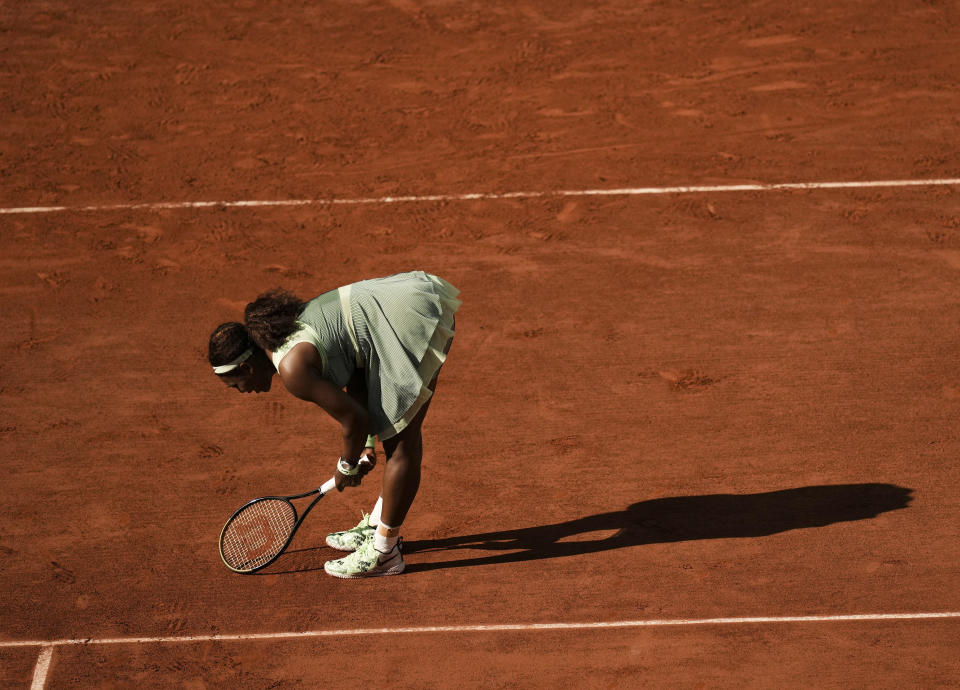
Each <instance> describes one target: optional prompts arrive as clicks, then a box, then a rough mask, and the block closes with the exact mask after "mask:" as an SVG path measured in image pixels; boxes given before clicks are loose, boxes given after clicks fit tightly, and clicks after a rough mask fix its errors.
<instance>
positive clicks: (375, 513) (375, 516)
mask: <svg viewBox="0 0 960 690" xmlns="http://www.w3.org/2000/svg"><path fill="white" fill-rule="evenodd" d="M381 510H383V496H380V497H379V498H377V502H376V504H375V505H374V506H373V510H371V511H370V524H371V525H372V526H374V527H376V526H377V525H379V524H380V511H381Z"/></svg>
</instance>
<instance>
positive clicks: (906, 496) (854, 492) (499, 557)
mask: <svg viewBox="0 0 960 690" xmlns="http://www.w3.org/2000/svg"><path fill="white" fill-rule="evenodd" d="M912 493H913V490H912V489H906V488H903V487H901V486H896V485H894V484H837V485H831V486H805V487H800V488H797V489H784V490H781V491H770V492H767V493H760V494H709V495H704V496H675V497H671V498H657V499H653V500H649V501H640V502H639V503H634V504H633V505H631V506H629V507H628V508H626V509H625V510H618V511H614V512H610V513H601V514H599V515H591V516H589V517H583V518H578V519H576V520H568V521H566V522H558V523H555V524H552V525H540V526H537V527H522V528H520V529H509V530H502V531H497V532H483V533H480V534H464V535H457V536H452V537H445V538H443V539H425V540H423V539H421V540H416V541H409V542H407V543H406V544H405V549H404V551H405V553H407V554H414V553H429V552H436V551H450V552H454V551H461V550H469V551H479V552H481V553H483V554H484V555H479V556H474V557H467V558H460V559H453V560H443V561H436V562H428V563H418V562H416V560H415V561H414V562H410V561H408V562H407V570H408V571H409V572H425V571H428V570H437V569H440V568H465V567H469V566H477V565H493V564H496V563H519V562H521V561H532V560H539V559H542V558H562V557H565V556H578V555H581V554H587V553H595V552H598V551H609V550H612V549H622V548H626V547H629V546H641V545H644V544H663V543H669V542H678V541H694V540H699V539H738V538H739V539H743V538H750V537H764V536H767V535H770V534H777V533H779V532H787V531H789V530H795V529H807V528H811V527H823V526H825V525H831V524H834V523H837V522H850V521H853V520H868V519H870V518H874V517H876V516H877V515H879V514H881V513H885V512H888V511H891V510H899V509H901V508H906V507H907V505H908V504H909V503H910V501H911V500H912V496H911V494H912Z"/></svg>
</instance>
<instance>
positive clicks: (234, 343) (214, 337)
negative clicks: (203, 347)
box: [208, 321, 256, 367]
mask: <svg viewBox="0 0 960 690" xmlns="http://www.w3.org/2000/svg"><path fill="white" fill-rule="evenodd" d="M251 347H256V344H255V343H254V342H253V341H252V340H251V339H250V334H249V333H247V327H246V326H244V325H243V324H242V323H237V322H236V321H230V322H228V323H222V324H220V325H219V326H217V327H216V328H215V329H214V331H213V333H211V334H210V346H209V350H208V358H209V359H210V365H211V366H214V367H218V366H220V365H222V364H229V363H230V362H232V361H233V360H235V359H236V358H237V357H239V356H240V355H241V354H243V353H244V352H246V351H247V350H248V349H250V348H251Z"/></svg>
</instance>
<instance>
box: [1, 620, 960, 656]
mask: <svg viewBox="0 0 960 690" xmlns="http://www.w3.org/2000/svg"><path fill="white" fill-rule="evenodd" d="M948 618H960V611H945V612H941V613H864V614H846V615H832V616H831V615H814V616H747V617H743V618H674V619H659V620H657V619H651V620H634V621H604V622H594V623H590V622H587V623H501V624H496V623H494V624H489V625H434V626H419V627H409V628H354V629H344V630H305V631H303V632H276V633H248V634H235V635H229V634H224V635H220V634H214V635H183V636H162V637H105V638H99V639H98V638H82V639H71V640H47V641H41V640H22V641H5V642H0V647H44V648H46V649H45V650H44V651H51V652H52V649H53V647H60V646H65V645H95V644H97V645H99V644H150V643H158V644H164V643H183V642H216V641H234V640H282V639H289V638H307V637H348V636H353V635H396V634H408V633H464V632H513V631H520V632H524V631H543V630H594V629H598V628H655V627H666V626H692V625H750V624H771V623H829V622H838V621H891V620H929V619H948ZM42 658H43V653H41V659H42ZM47 663H48V664H49V655H48V658H47ZM37 665H38V668H39V665H40V664H39V662H38V664H37Z"/></svg>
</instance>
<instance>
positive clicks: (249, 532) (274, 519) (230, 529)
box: [220, 478, 337, 573]
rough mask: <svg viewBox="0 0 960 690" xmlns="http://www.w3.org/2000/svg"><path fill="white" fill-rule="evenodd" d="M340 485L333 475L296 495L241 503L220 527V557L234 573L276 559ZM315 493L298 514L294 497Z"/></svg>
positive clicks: (264, 566) (255, 569)
mask: <svg viewBox="0 0 960 690" xmlns="http://www.w3.org/2000/svg"><path fill="white" fill-rule="evenodd" d="M336 485H337V482H336V479H334V478H331V479H330V480H328V481H326V482H324V484H323V486H321V487H320V488H319V489H314V490H313V491H307V492H306V493H302V494H296V495H294V496H264V497H262V498H255V499H253V500H252V501H250V502H249V503H247V504H246V505H244V506H242V507H241V508H240V509H239V510H237V511H236V512H235V513H234V514H233V515H231V516H230V519H229V520H227V524H225V525H224V526H223V529H222V530H221V531H220V558H221V559H222V560H223V564H224V565H225V566H227V567H228V568H230V570H232V571H233V572H235V573H255V572H257V571H258V570H260V569H262V568H266V567H267V566H268V565H270V564H271V563H273V562H274V561H275V560H277V557H278V556H279V555H280V554H282V553H283V552H284V551H285V550H286V548H287V546H289V545H290V542H291V541H292V540H293V535H294V534H296V532H297V529H299V527H300V525H301V524H302V523H303V520H304V518H306V517H307V514H308V513H309V512H310V510H311V509H312V508H313V507H314V506H315V505H317V503H318V502H319V501H320V499H321V498H323V497H324V496H325V495H327V493H329V492H330V491H331V490H333V489H334V488H335V487H336ZM308 496H314V499H313V500H312V501H311V502H310V504H309V505H308V506H307V507H306V509H304V511H303V513H301V514H299V515H298V514H297V509H296V508H295V507H294V505H293V503H292V502H291V501H295V500H297V499H298V498H306V497H308Z"/></svg>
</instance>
